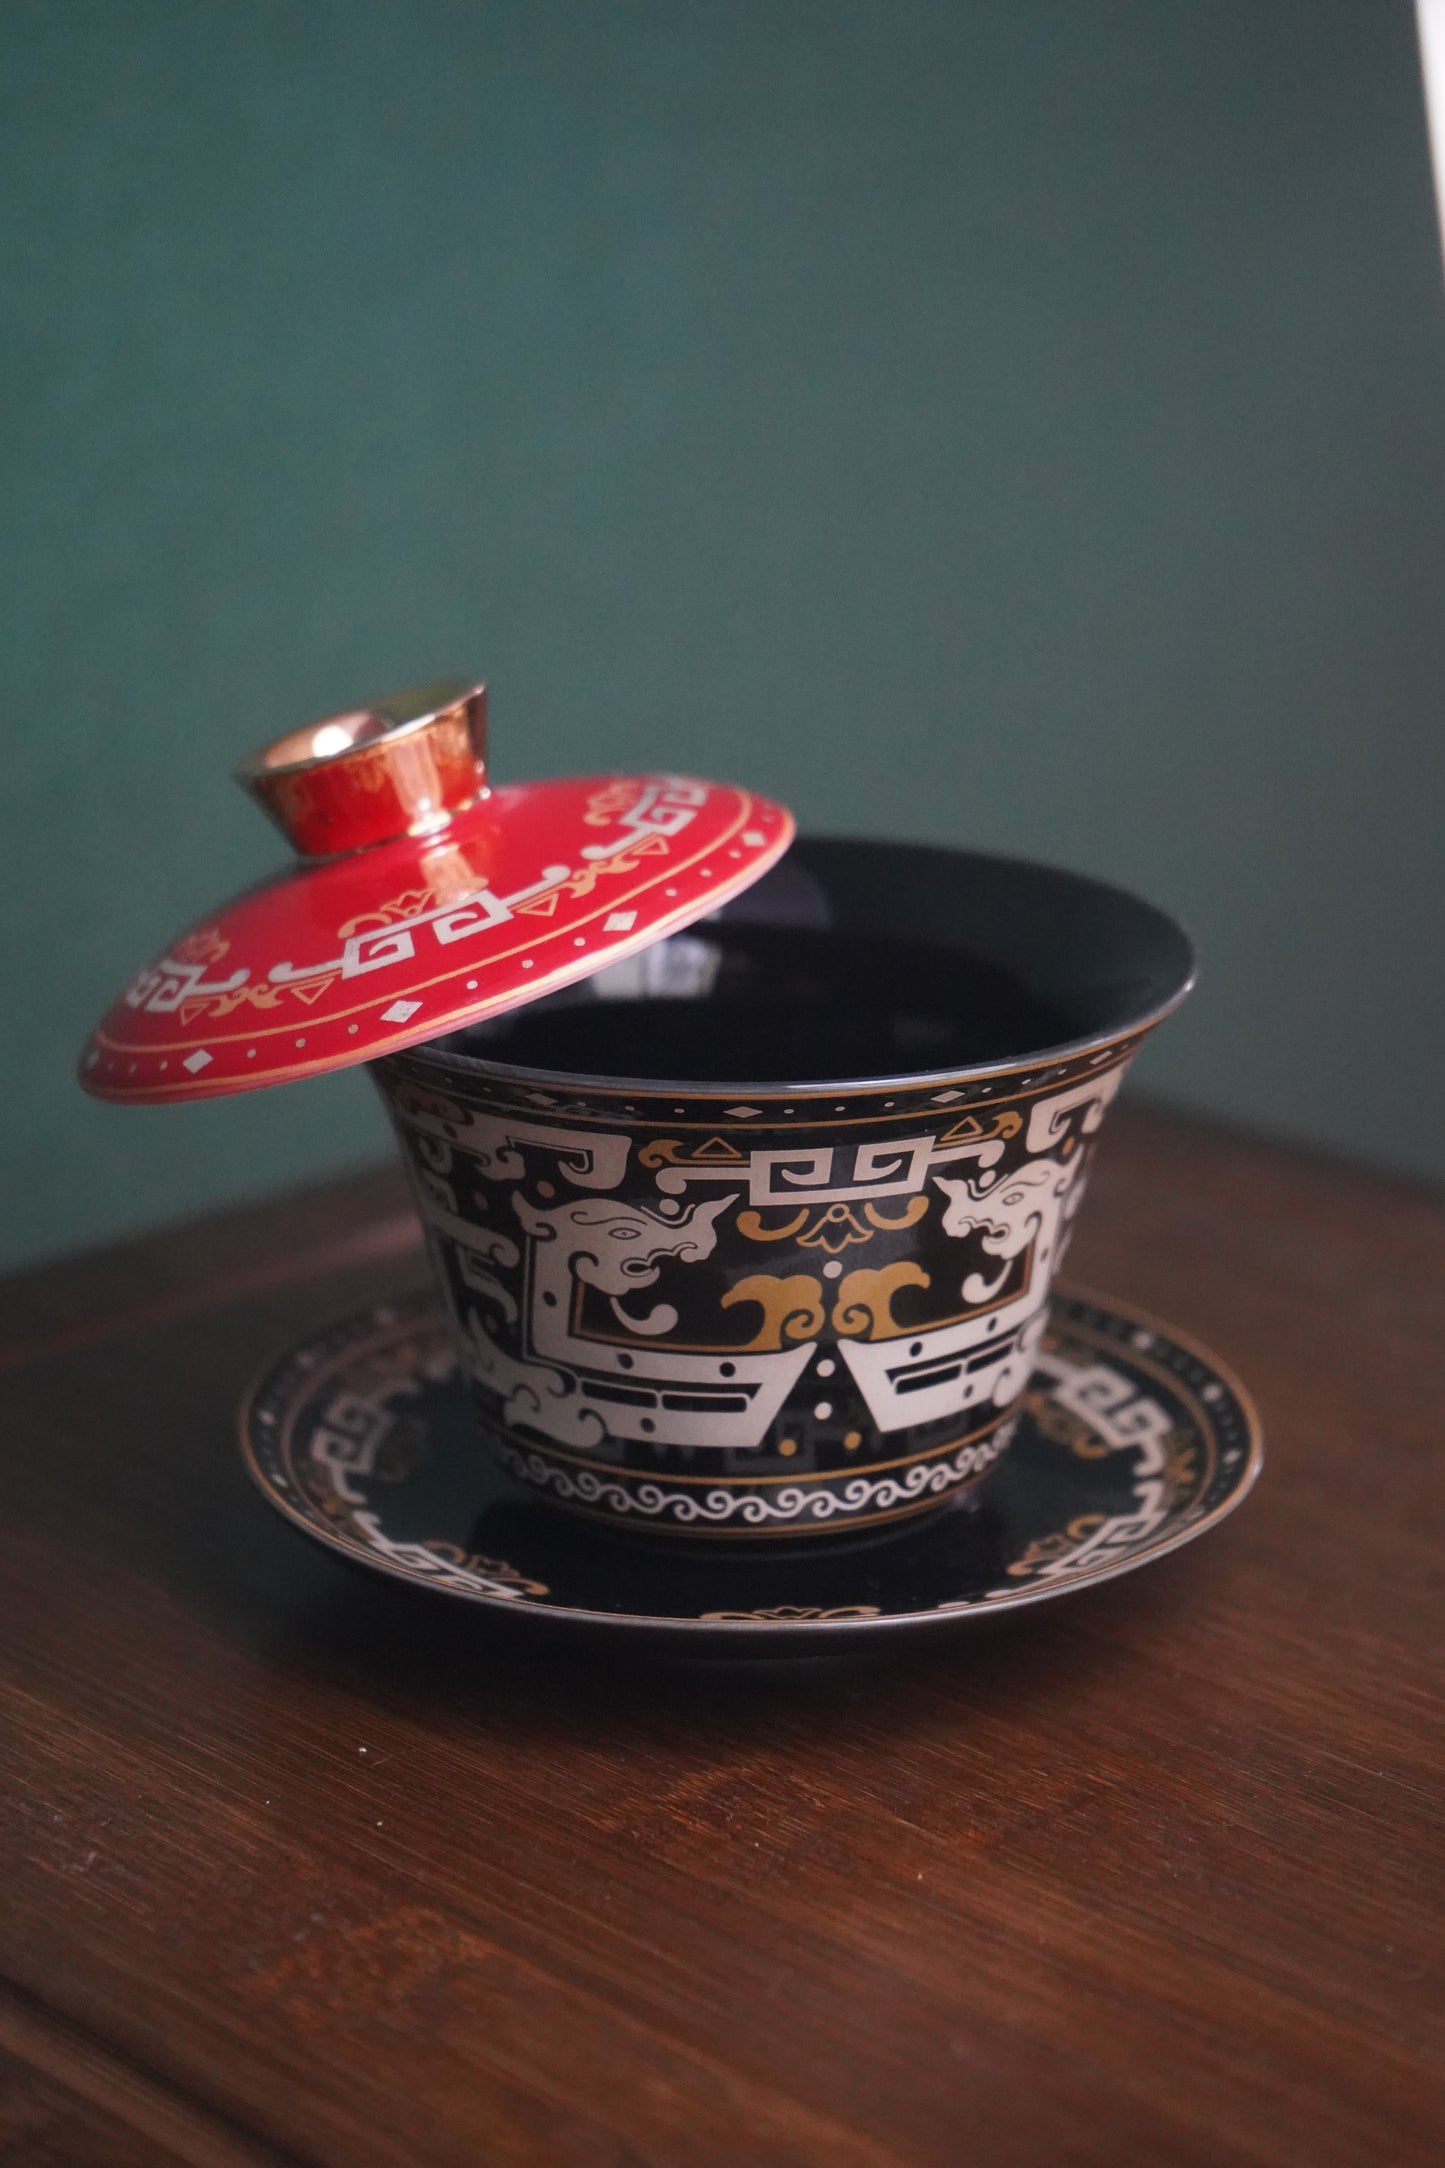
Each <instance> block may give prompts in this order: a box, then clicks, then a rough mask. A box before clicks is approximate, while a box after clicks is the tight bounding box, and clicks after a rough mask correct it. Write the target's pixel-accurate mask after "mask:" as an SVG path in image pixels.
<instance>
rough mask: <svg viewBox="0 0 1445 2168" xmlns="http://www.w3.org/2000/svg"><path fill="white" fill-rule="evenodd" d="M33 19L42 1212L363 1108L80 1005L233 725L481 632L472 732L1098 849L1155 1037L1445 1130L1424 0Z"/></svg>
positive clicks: (13, 816) (1073, 854)
mask: <svg viewBox="0 0 1445 2168" xmlns="http://www.w3.org/2000/svg"><path fill="white" fill-rule="evenodd" d="M4 48H5V50H4V56H3V67H0V165H3V171H4V188H3V231H0V296H3V333H0V338H3V349H4V371H5V377H4V384H3V402H0V474H3V487H4V500H3V501H4V518H3V524H0V576H3V589H4V594H5V597H6V603H7V607H6V612H5V624H6V632H5V639H4V646H3V666H0V667H3V690H0V713H3V716H4V723H5V731H6V742H7V758H6V766H5V802H6V819H5V838H6V841H5V849H4V889H5V893H4V899H3V901H4V920H5V928H6V933H7V936H8V937H9V938H8V940H7V944H6V945H7V948H8V949H9V951H10V956H9V962H8V964H7V966H6V970H5V981H4V1005H5V1013H6V1020H7V1028H6V1031H5V1034H4V1056H3V1058H4V1062H5V1071H6V1073H5V1078H4V1086H3V1088H4V1092H5V1108H6V1141H5V1177H6V1189H7V1193H8V1195H7V1201H6V1203H5V1207H4V1213H5V1217H4V1229H3V1237H4V1244H5V1249H6V1251H7V1252H8V1254H9V1256H11V1257H12V1258H17V1257H22V1256H25V1255H28V1254H32V1253H36V1252H41V1251H46V1250H51V1249H58V1248H61V1247H65V1246H68V1245H72V1244H77V1243H81V1242H84V1241H87V1240H89V1239H91V1238H93V1237H97V1236H100V1235H102V1234H107V1233H110V1232H112V1231H115V1230H118V1229H122V1228H127V1227H131V1226H135V1225H139V1224H143V1223H146V1222H149V1221H155V1220H159V1219H162V1218H167V1217H172V1216H175V1215H179V1214H182V1213H185V1212H190V1211H193V1210H196V1209H198V1208H200V1207H202V1206H204V1205H207V1204H210V1203H212V1202H213V1201H215V1200H217V1199H220V1198H225V1197H234V1196H237V1195H242V1194H246V1193H249V1192H252V1191H256V1190H260V1189H262V1188H265V1187H268V1186H273V1185H279V1184H281V1183H283V1182H285V1181H287V1180H291V1179H294V1178H296V1177H297V1176H299V1175H301V1174H303V1173H307V1172H311V1171H318V1170H321V1169H323V1168H327V1167H331V1166H337V1165H341V1164H344V1163H347V1162H350V1161H354V1160H357V1159H360V1158H363V1157H365V1156H367V1155H369V1154H371V1153H373V1152H375V1151H378V1150H380V1149H383V1148H384V1138H383V1133H382V1129H381V1125H380V1122H379V1119H378V1117H377V1116H376V1114H375V1113H374V1111H373V1110H372V1108H371V1106H370V1104H369V1098H368V1091H367V1087H366V1085H365V1084H364V1082H362V1081H361V1080H359V1079H357V1078H355V1077H352V1078H342V1079H337V1080H334V1081H331V1082H319V1083H312V1084H307V1085H304V1086H300V1087H297V1088H295V1089H293V1090H290V1091H285V1092H279V1093H273V1094H263V1095H259V1096H258V1097H257V1098H255V1099H253V1100H230V1101H219V1102H215V1103H213V1104H211V1105H208V1106H203V1107H197V1108H190V1109H185V1110H180V1111H170V1112H162V1111H156V1112H148V1113H134V1112H125V1111H121V1110H115V1109H108V1108H103V1107H99V1106H94V1105H92V1104H90V1103H89V1102H87V1101H85V1100H83V1099H82V1098H81V1097H80V1095H79V1093H78V1091H77V1090H76V1089H75V1087H74V1086H73V1084H72V1081H71V1069H72V1062H73V1058H74V1054H75V1051H76V1048H77V1046H78V1044H79V1042H80V1040H81V1038H82V1036H83V1034H84V1032H85V1030H86V1028H87V1027H88V1025H89V1023H90V1022H91V1020H92V1018H93V1015H94V1014H95V1012H97V1011H98V1010H99V1009H100V1008H101V1007H102V1006H103V1005H104V1003H105V1002H106V1001H107V1000H108V999H109V998H110V996H111V994H112V992H113V991H114V990H115V988H116V986H117V985H118V983H119V982H120V981H121V980H122V979H124V978H125V977H126V976H127V975H128V973H129V972H130V970H131V969H132V967H133V966H135V965H136V963H137V962H138V961H139V960H140V959H141V958H142V957H143V956H144V955H145V954H146V953H148V952H149V951H151V950H152V949H154V948H155V947H156V946H157V945H158V944H159V942H160V941H161V940H162V939H163V938H164V937H165V936H166V935H167V934H169V933H170V932H172V931H174V930H175V929H176V927H177V926H178V925H180V924H181V923H183V922H184V921H186V920H187V919H189V918H190V917H191V916H192V915H193V914H195V913H196V912H197V911H199V910H201V909H203V908H204V907H205V906H206V905H207V904H209V903H210V902H212V901H213V900H214V899H215V897H216V896H217V894H218V893H220V892H224V891H226V890H228V889H230V888H233V887H236V886H239V885H240V884H242V883H243V882H245V881H246V880H248V879H250V878H251V877H253V876H254V875H255V874H257V873H258V872H260V871H261V870H263V869H264V868H266V867H267V866H268V865H270V864H271V863H272V862H273V861H274V857H275V850H274V848H273V843H272V840H271V839H270V837H269V835H268V832H267V831H266V830H265V829H264V828H263V826H262V824H261V822H260V821H259V819H258V818H257V816H256V814H255V813H254V812H253V811H252V810H251V809H250V808H248V806H247V805H246V803H245V802H244V800H243V799H242V798H241V796H240V794H239V793H238V792H236V791H235V790H234V788H233V786H232V785H231V784H230V783H229V782H228V780H227V769H228V765H229V761H230V759H231V757H232V755H233V754H235V753H236V752H237V751H239V750H241V749H244V748H245V747H247V746H249V745H250V744H252V743H253V742H254V741H255V740H256V739H258V738H260V737H264V736H268V735H270V734H272V733H273V732H274V731H276V730H277V729H279V728H281V727H283V726H285V725H287V724H290V723H291V722H293V721H300V720H303V719H305V718H306V717H308V716H310V715H312V714H314V713H318V712H321V711H324V710H326V709H327V708H333V707H336V706H338V705H341V704H343V703H346V702H349V701H351V700H352V699H354V698H356V697H358V696H364V695H366V694H367V693H368V692H374V691H377V690H380V689H385V688H387V687H390V686H392V685H394V684H398V683H406V682H409V681H412V680H415V679H417V678H422V677H429V676H433V675H436V674H438V673H444V672H447V671H451V670H453V669H463V670H467V669H477V670H479V671H482V672H485V673H486V674H487V675H489V677H490V678H491V680H492V684H493V687H494V710H493V713H494V725H495V733H496V744H497V751H498V766H499V769H500V770H501V771H502V772H503V773H509V774H521V773H526V772H552V771H559V770H565V769H568V768H574V767H582V766H586V767H593V768H595V767H598V766H606V765H611V764H619V765H620V764H630V763H663V764H671V765H679V766H684V767H692V768H696V769H700V770H702V771H704V772H706V771H708V770H711V771H713V772H716V773H719V774H723V775H731V776H737V777H740V778H744V779H746V780H748V781H751V782H753V783H756V784H757V785H759V786H760V787H762V788H763V789H765V790H768V791H771V792H773V793H775V794H776V795H778V796H780V797H782V798H784V799H785V800H787V801H788V802H789V803H791V804H792V805H793V806H794V807H795V808H796V809H797V811H798V813H799V815H800V816H801V818H802V820H803V821H804V822H805V823H807V824H809V825H812V826H814V827H821V828H832V829H837V830H850V829H851V830H860V829H869V830H875V831H882V832H887V833H892V834H896V835H911V836H918V837H931V838H940V839H950V840H953V839H956V840H961V841H967V842H972V843H981V844H985V845H988V846H992V847H996V848H1003V849H1009V850H1019V851H1024V852H1029V853H1033V854H1039V855H1042V856H1045V857H1048V858H1053V859H1059V860H1062V861H1065V862H1067V863H1070V864H1073V865H1076V866H1081V867H1084V868H1088V869H1092V870H1096V871H1099V872H1102V873H1104V874H1107V875H1110V876H1112V877H1114V878H1116V879H1119V880H1122V881H1124V882H1128V883H1133V884H1136V885H1137V886H1139V887H1140V888H1142V889H1144V890H1145V891H1146V892H1147V893H1149V894H1150V895H1152V896H1154V897H1156V898H1158V899H1159V900H1160V901H1161V902H1164V903H1166V904H1168V905H1171V906H1173V907H1174V908H1175V909H1177V910H1178V911H1179V912H1180V913H1182V914H1183V916H1184V917H1185V919H1186V920H1187V921H1188V922H1189V923H1190V925H1191V926H1192V927H1193V928H1194V930H1195V932H1196V934H1197V936H1198V938H1199V941H1200V944H1201V947H1202V950H1203V954H1204V959H1205V970H1206V976H1205V980H1204V985H1203V987H1202V990H1201V991H1200V993H1199V994H1198V995H1197V997H1196V999H1195V1001H1194V1002H1193V1004H1192V1005H1191V1007H1190V1008H1189V1009H1188V1010H1187V1011H1186V1012H1185V1013H1184V1014H1183V1015H1182V1016H1181V1017H1180V1018H1178V1019H1177V1020H1176V1021H1175V1022H1174V1023H1172V1024H1171V1025H1170V1026H1169V1027H1168V1029H1167V1031H1166V1032H1165V1033H1164V1034H1163V1036H1162V1038H1161V1039H1160V1040H1159V1042H1158V1043H1157V1045H1156V1046H1155V1048H1154V1049H1152V1050H1151V1052H1150V1053H1149V1054H1147V1055H1146V1057H1145V1061H1144V1063H1143V1065H1142V1071H1141V1081H1144V1082H1147V1083H1148V1084H1149V1085H1151V1086H1152V1087H1153V1088H1154V1089H1155V1090H1157V1091H1161V1092H1165V1093H1168V1094H1171V1095H1173V1096H1175V1097H1177V1098H1179V1099H1183V1100H1186V1101H1191V1102H1194V1103H1197V1104H1199V1105H1201V1106H1205V1107H1210V1108H1215V1109H1218V1110H1221V1111H1223V1112H1225V1113H1227V1114H1230V1115H1234V1116H1238V1117H1241V1118H1243V1119H1244V1120H1246V1121H1249V1122H1254V1123H1261V1124H1268V1125H1271V1126H1275V1127H1278V1128H1279V1129H1280V1130H1282V1131H1284V1132H1287V1133H1289V1134H1291V1135H1293V1136H1295V1137H1299V1138H1305V1139H1315V1140H1319V1141H1322V1142H1325V1143H1327V1144H1331V1145H1338V1146H1342V1147H1344V1148H1346V1149H1348V1150H1350V1151H1355V1152H1359V1153H1363V1154H1367V1155H1369V1156H1371V1157H1373V1158H1375V1159H1378V1160H1381V1161H1384V1162H1389V1163H1397V1164H1400V1165H1403V1166H1407V1167H1415V1168H1422V1169H1433V1170H1434V1171H1435V1172H1437V1173H1439V1172H1445V1140H1442V1133H1441V1126H1440V1117H1439V1103H1440V1096H1441V1079H1442V1066H1441V1061H1440V1052H1441V1049H1440V1036H1441V1024H1440V1011H1441V1003H1440V998H1439V964H1438V955H1439V946H1440V935H1441V931H1442V926H1445V910H1442V904H1445V880H1442V859H1445V852H1442V836H1441V822H1440V787H1441V780H1442V774H1441V757H1440V755H1441V734H1440V726H1439V720H1438V719H1439V715H1440V711H1441V705H1442V691H1445V305H1442V282H1441V271H1440V263H1439V257H1438V253H1437V243H1436V236H1435V231H1434V226H1433V214H1432V205H1431V199H1430V185H1429V174H1428V166H1427V152H1426V143H1425V134H1424V125H1423V118H1422V111H1421V100H1420V92H1419V87H1418V79H1417V71H1416V61H1415V52H1414V44H1413V27H1412V19H1411V14H1410V10H1409V8H1408V7H1407V6H1406V5H1404V4H1400V5H1395V4H1373V5H1363V6H1362V5H1360V0H1348V4H1343V5H1331V4H1328V0H1270V4H1269V5H1266V6H1260V5H1258V4H1257V0H1237V4H1229V5H1224V4H1210V0H1194V4H1191V5H1189V6H1171V5H1160V4H1159V0H1141V4H1137V5H1107V4H1103V0H1057V4H1044V0H998V4H992V5H983V4H973V0H941V4H928V0H827V4H820V5H812V4H801V0H767V4H754V0H717V4H690V0H639V4H627V5H622V4H608V0H522V4H516V5H511V4H508V5H494V4H482V0H467V4H465V5H460V4H459V5H448V4H444V0H403V4H394V0H345V4H339V5H338V4H329V0H305V4H299V0H297V4H290V5H269V4H261V0H226V4H217V0H170V4H158V0H124V4H123V5H121V4H115V0H103V4H76V0H70V4H67V0H52V4H46V5H41V4H32V5H15V6H12V7H11V9H10V10H9V11H7V15H6V22H5V29H4Z"/></svg>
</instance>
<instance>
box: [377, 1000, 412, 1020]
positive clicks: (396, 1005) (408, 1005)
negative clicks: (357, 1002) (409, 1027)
mask: <svg viewBox="0 0 1445 2168" xmlns="http://www.w3.org/2000/svg"><path fill="white" fill-rule="evenodd" d="M420 1007H421V1003H420V1002H419V1001H393V1003H392V1005H391V1007H390V1008H389V1009H383V1010H382V1012H381V1020H382V1022H383V1023H384V1024H405V1023H409V1022H410V1020H411V1019H412V1017H414V1016H415V1015H416V1012H417V1010H418V1009H419V1008H420Z"/></svg>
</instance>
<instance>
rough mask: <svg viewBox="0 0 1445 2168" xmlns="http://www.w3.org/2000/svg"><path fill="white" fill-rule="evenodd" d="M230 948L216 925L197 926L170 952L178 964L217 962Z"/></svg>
mask: <svg viewBox="0 0 1445 2168" xmlns="http://www.w3.org/2000/svg"><path fill="white" fill-rule="evenodd" d="M230 950H231V944H230V942H229V941H228V940H227V939H226V937H225V935H224V934H223V933H221V932H220V931H219V929H218V928H217V927H215V926H197V927H196V929H195V931H194V932H193V933H188V934H187V935H186V937H185V939H184V940H182V941H177V943H176V945H175V947H174V948H173V949H172V950H171V952H170V953H171V954H172V956H174V958H175V960H176V962H177V963H178V964H218V963H219V962H220V961H221V958H222V957H223V956H227V955H229V954H230Z"/></svg>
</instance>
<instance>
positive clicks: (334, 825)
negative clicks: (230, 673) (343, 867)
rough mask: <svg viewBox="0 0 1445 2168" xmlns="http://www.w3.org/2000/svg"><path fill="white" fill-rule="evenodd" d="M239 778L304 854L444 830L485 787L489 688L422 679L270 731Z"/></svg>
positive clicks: (325, 854)
mask: <svg viewBox="0 0 1445 2168" xmlns="http://www.w3.org/2000/svg"><path fill="white" fill-rule="evenodd" d="M235 774H236V781H237V782H238V783H240V784H241V786H242V787H243V789H245V790H248V791H249V792H250V794H251V796H252V797H253V798H254V799H255V800H256V801H257V803H258V804H259V805H260V806H262V807H263V808H264V810H265V811H266V812H267V813H268V814H269V815H270V817H271V819H272V820H273V821H275V823H276V825H277V827H278V828H280V829H281V831H282V833H283V834H284V835H285V836H286V838H287V840H288V841H289V842H290V843H291V844H292V845H293V846H294V848H295V849H296V850H297V851H299V852H300V854H301V856H302V857H303V858H334V857H336V856H338V855H339V854H340V853H341V852H343V851H356V850H361V849H364V848H365V846H366V845H367V844H371V843H385V842H389V841H391V840H392V839H393V838H394V837H397V836H425V835H431V834H434V833H436V832H437V831H439V830H441V829H444V828H445V827H446V826H447V824H448V822H449V821H450V820H451V818H452V816H453V814H455V813H459V812H460V811H461V810H462V808H463V807H464V806H469V805H472V804H474V803H475V802H476V800H477V799H478V798H480V797H482V796H484V795H485V793H486V787H487V781H486V777H487V688H486V686H485V685H477V684H472V683H470V682H469V681H468V680H467V679H466V678H456V679H448V680H446V681H445V682H443V683H440V684H432V685H416V686H412V687H410V688H409V689H408V690H407V691H405V692H399V693H389V694H388V695H387V696H386V698H385V699H382V700H374V701H372V702H371V703H370V704H369V705H368V706H366V707H364V708H348V709H346V710H345V711H344V712H343V713H341V714H338V715H327V716H323V717H322V718H321V719H320V721H318V722H314V723H306V724H304V725H303V726H302V728H301V729H299V730H290V731H288V732H287V733H286V735H285V736H284V737H281V738H273V739H272V741H271V743H270V744H269V745H263V746H261V747H260V748H259V750H258V751H256V752H254V753H251V754H249V755H248V756H247V757H246V759H245V760H243V761H242V762H241V763H240V764H239V766H238V767H237V768H236V771H235Z"/></svg>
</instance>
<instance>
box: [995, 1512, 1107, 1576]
mask: <svg viewBox="0 0 1445 2168" xmlns="http://www.w3.org/2000/svg"><path fill="white" fill-rule="evenodd" d="M1103 1525H1104V1516H1103V1514H1102V1513H1081V1514H1080V1515H1079V1517H1078V1519H1077V1520H1074V1521H1070V1523H1069V1525H1068V1527H1067V1528H1064V1529H1059V1530H1056V1531H1055V1533H1054V1534H1053V1535H1051V1536H1036V1537H1035V1538H1034V1540H1033V1542H1032V1543H1031V1544H1030V1545H1029V1547H1028V1549H1027V1550H1026V1551H1024V1552H1023V1554H1022V1555H1021V1556H1020V1557H1018V1558H1016V1559H1014V1560H1013V1562H1012V1564H1011V1565H1010V1566H1009V1568H1008V1571H1009V1573H1010V1575H1011V1576H1012V1577H1013V1579H1014V1580H1016V1581H1026V1580H1027V1579H1028V1577H1029V1575H1030V1574H1032V1573H1037V1572H1038V1570H1039V1568H1040V1567H1041V1566H1047V1565H1049V1564H1051V1563H1052V1561H1053V1560H1054V1559H1056V1558H1063V1557H1064V1556H1065V1555H1066V1554H1067V1553H1068V1552H1069V1551H1072V1550H1073V1548H1074V1546H1075V1545H1076V1544H1079V1543H1083V1542H1085V1541H1086V1540H1087V1538H1088V1537H1090V1536H1092V1535H1093V1533H1094V1531H1095V1529H1097V1528H1102V1527H1103Z"/></svg>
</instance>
